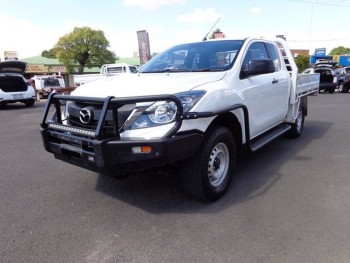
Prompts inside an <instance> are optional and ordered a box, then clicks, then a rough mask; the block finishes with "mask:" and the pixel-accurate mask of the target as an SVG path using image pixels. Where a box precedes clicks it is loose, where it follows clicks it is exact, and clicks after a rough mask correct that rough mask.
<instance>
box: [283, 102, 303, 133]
mask: <svg viewBox="0 0 350 263" xmlns="http://www.w3.org/2000/svg"><path fill="white" fill-rule="evenodd" d="M304 121H305V109H304V104H303V103H302V102H300V104H299V109H298V116H297V118H296V120H295V122H294V123H293V124H292V128H291V129H290V130H289V131H288V133H287V136H288V137H289V138H298V137H300V135H301V134H302V133H303V130H304Z"/></svg>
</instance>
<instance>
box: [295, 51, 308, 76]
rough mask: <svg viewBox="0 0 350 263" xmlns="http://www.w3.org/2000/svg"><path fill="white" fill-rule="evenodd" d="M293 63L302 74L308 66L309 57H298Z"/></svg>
mask: <svg viewBox="0 0 350 263" xmlns="http://www.w3.org/2000/svg"><path fill="white" fill-rule="evenodd" d="M295 63H296V64H297V67H298V71H299V73H301V72H303V71H304V70H305V69H307V68H308V67H309V66H310V61H309V57H307V56H304V55H300V56H299V57H297V58H296V59H295Z"/></svg>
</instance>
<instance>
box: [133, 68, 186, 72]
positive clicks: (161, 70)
mask: <svg viewBox="0 0 350 263" xmlns="http://www.w3.org/2000/svg"><path fill="white" fill-rule="evenodd" d="M189 71H191V70H189V69H183V68H166V69H160V70H152V71H141V72H138V73H164V72H189Z"/></svg>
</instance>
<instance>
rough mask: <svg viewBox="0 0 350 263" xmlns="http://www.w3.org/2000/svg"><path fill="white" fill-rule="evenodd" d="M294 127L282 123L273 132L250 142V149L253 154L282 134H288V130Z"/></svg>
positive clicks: (268, 132)
mask: <svg viewBox="0 0 350 263" xmlns="http://www.w3.org/2000/svg"><path fill="white" fill-rule="evenodd" d="M291 128H292V126H290V124H286V123H282V124H280V125H278V126H276V127H274V128H272V129H271V130H269V131H267V132H266V133H264V134H262V135H260V136H259V137H257V138H255V139H253V140H251V141H250V144H249V148H250V150H251V151H252V152H255V151H257V150H259V149H260V148H262V147H263V146H265V145H266V144H268V143H269V142H271V141H272V140H274V139H276V138H277V137H279V136H281V135H282V134H284V133H286V132H287V131H288V130H290V129H291Z"/></svg>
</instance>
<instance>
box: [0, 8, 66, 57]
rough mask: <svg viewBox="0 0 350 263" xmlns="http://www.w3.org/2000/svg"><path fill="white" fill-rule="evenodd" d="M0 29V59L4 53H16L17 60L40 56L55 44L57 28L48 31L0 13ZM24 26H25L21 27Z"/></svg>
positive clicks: (29, 22) (24, 20)
mask: <svg viewBox="0 0 350 263" xmlns="http://www.w3.org/2000/svg"><path fill="white" fill-rule="evenodd" d="M0 24H1V25H11V26H3V27H1V36H2V38H1V41H0V57H3V54H4V51H17V52H18V56H19V58H20V59H21V58H27V57H32V56H37V55H40V54H41V52H42V51H43V50H48V49H50V48H52V47H53V46H54V44H55V43H56V42H57V40H58V37H57V34H58V33H59V32H60V31H61V30H60V29H58V28H55V29H54V28H52V29H51V30H48V29H46V28H44V27H42V26H40V25H38V24H36V23H33V22H32V21H30V20H27V19H18V18H14V17H10V16H7V15H6V14H3V13H0ZM23 25H25V26H23Z"/></svg>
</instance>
